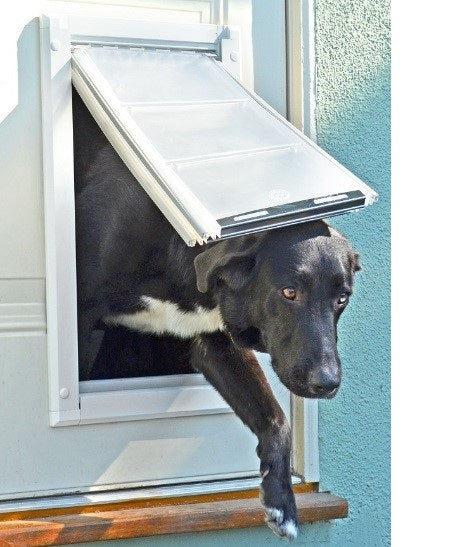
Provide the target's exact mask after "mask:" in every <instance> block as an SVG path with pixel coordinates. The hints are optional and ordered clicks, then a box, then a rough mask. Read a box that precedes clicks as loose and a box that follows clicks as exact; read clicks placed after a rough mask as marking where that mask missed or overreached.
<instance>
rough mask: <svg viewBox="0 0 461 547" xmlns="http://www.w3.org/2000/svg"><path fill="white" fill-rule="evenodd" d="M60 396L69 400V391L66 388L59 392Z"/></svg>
mask: <svg viewBox="0 0 461 547" xmlns="http://www.w3.org/2000/svg"><path fill="white" fill-rule="evenodd" d="M59 396H60V397H61V399H67V397H69V390H68V389H67V388H66V387H63V388H62V389H61V390H60V391H59Z"/></svg>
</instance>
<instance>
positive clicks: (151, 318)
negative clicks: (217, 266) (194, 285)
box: [104, 296, 224, 338]
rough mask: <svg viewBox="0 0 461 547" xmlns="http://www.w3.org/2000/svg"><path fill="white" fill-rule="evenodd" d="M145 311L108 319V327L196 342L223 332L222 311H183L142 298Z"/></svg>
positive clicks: (173, 305)
mask: <svg viewBox="0 0 461 547" xmlns="http://www.w3.org/2000/svg"><path fill="white" fill-rule="evenodd" d="M141 303H142V305H143V307H144V308H145V309H143V310H140V311H137V312H135V313H130V314H119V315H109V316H107V317H105V318H104V321H105V322H106V323H107V324H108V325H121V326H123V327H127V328H129V329H132V330H136V331H139V332H150V333H152V334H171V335H173V336H177V337H178V338H194V337H195V336H197V335H199V334H202V333H206V332H216V331H218V330H223V329H224V324H223V320H222V317H221V313H220V311H219V308H218V307H216V308H213V309H212V310H207V309H205V308H202V307H201V306H197V307H196V308H195V310H194V311H184V310H181V309H180V308H179V306H178V305H177V304H175V303H174V302H169V301H168V300H158V299H157V298H151V297H150V296H141Z"/></svg>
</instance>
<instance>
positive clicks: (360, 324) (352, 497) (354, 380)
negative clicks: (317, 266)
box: [101, 0, 390, 547]
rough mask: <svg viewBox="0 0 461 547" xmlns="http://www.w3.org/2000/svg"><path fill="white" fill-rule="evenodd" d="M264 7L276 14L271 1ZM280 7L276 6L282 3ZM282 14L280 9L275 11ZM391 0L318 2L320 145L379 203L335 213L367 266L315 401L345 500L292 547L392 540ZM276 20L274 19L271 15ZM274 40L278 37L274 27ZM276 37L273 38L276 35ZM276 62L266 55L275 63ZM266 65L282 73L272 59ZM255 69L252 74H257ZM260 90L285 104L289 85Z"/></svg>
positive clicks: (332, 486)
mask: <svg viewBox="0 0 461 547" xmlns="http://www.w3.org/2000/svg"><path fill="white" fill-rule="evenodd" d="M269 3H270V4H271V6H272V8H274V10H275V12H276V13H274V11H271V10H268V9H267V8H268V7H269V6H268V4H269ZM253 4H254V9H255V15H256V16H257V17H259V18H260V20H261V21H262V20H265V19H267V17H268V15H269V13H270V14H271V20H273V21H275V17H276V15H277V17H278V16H279V15H281V16H283V9H282V5H283V3H282V2H281V1H276V2H273V0H269V2H267V0H265V1H262V0H254V2H253ZM277 10H278V11H277ZM279 12H281V13H279ZM389 12H390V2H389V0H317V2H316V21H315V27H316V63H317V82H316V89H317V134H318V142H319V144H320V145H321V146H322V147H323V148H325V149H326V150H327V151H328V152H329V153H331V154H332V155H333V156H334V157H335V158H336V159H338V160H339V161H340V162H342V163H343V164H344V165H346V166H347V167H348V168H349V169H351V170H352V171H353V172H354V173H355V174H356V175H358V176H359V177H361V178H362V179H363V180H364V181H366V182H367V183H368V184H369V185H370V186H372V187H373V188H374V189H375V190H377V191H378V192H379V195H380V199H379V202H378V203H377V204H375V205H373V206H372V207H370V208H368V209H366V210H364V211H362V212H359V213H357V214H351V215H346V216H344V217H341V218H337V219H334V221H332V224H334V225H335V226H336V227H338V228H339V229H340V230H341V231H342V232H343V233H344V234H346V235H347V236H348V237H349V238H350V239H351V241H352V242H353V244H354V246H355V248H356V249H357V250H358V251H359V252H360V254H361V257H362V263H363V267H364V269H363V271H362V272H361V273H360V274H359V275H358V278H357V283H356V294H355V296H354V298H353V300H352V302H351V305H350V307H349V309H348V310H347V312H346V313H345V314H344V316H343V318H342V319H341V323H340V333H339V339H340V353H341V356H342V361H343V367H344V376H343V383H342V387H341V390H340V392H339V394H338V395H337V397H336V398H335V399H333V400H332V401H325V402H321V403H320V473H321V488H322V489H323V490H331V491H332V492H333V493H335V494H338V495H341V496H344V497H346V498H347V499H348V501H349V507H350V515H349V518H348V519H345V520H339V521H334V522H331V523H315V524H311V525H304V526H303V527H302V528H301V531H300V535H299V537H298V540H297V541H296V543H295V544H297V545H309V546H314V545H330V546H337V547H344V546H357V547H374V546H387V545H389V544H390V525H389V503H390V502H389V497H390V495H389V484H390V462H389V449H390V438H389V437H390V416H389V414H390V411H389V406H390V396H389V385H390V378H389V377H390V351H389V347H390V264H389V261H390V252H389V246H390V233H389V232H390V128H389V126H390V51H389V33H390V31H389V16H390V13H389ZM274 24H275V23H274ZM275 30H277V32H274V33H273V39H274V38H275V39H283V36H282V35H281V32H280V30H281V29H280V28H279V26H276V29H275ZM266 39H267V35H266V37H264V36H263V35H262V34H261V32H260V30H258V31H257V32H255V33H254V40H255V71H256V74H255V87H256V91H259V92H260V93H262V94H263V96H264V93H263V91H264V90H263V89H262V90H260V89H258V87H259V86H262V87H266V86H267V79H268V78H269V79H270V71H269V72H264V71H262V72H261V67H262V66H264V65H263V64H264V62H266V64H267V63H269V65H270V62H269V59H270V56H269V57H268V55H267V52H266V53H264V52H265V50H264V40H266ZM271 43H273V42H271ZM273 61H274V59H273V57H272V62H273ZM272 70H276V71H277V70H278V71H281V72H283V67H282V66H281V64H280V59H279V62H277V63H276V66H275V67H274V68H273V69H272ZM258 71H259V72H258ZM272 93H273V96H270V94H269V96H268V97H267V100H269V101H270V102H272V103H273V104H274V106H275V107H278V108H279V110H283V103H284V90H282V89H281V88H278V89H274V88H272ZM151 545H155V546H158V547H166V546H171V547H173V546H174V547H179V546H203V547H207V546H209V547H212V546H213V547H214V546H215V545H223V546H224V545H225V546H234V545H235V546H239V547H244V546H248V547H249V546H252V547H255V546H259V545H281V542H280V540H279V539H278V538H276V537H275V536H274V535H273V534H272V532H270V531H269V530H268V529H266V528H255V529H245V530H232V531H225V532H219V533H202V534H183V535H177V536H169V537H167V536H164V537H158V538H155V539H154V538H141V539H136V540H130V541H116V542H102V543H101V547H103V546H105V547H109V546H113V547H128V546H129V547H147V546H151Z"/></svg>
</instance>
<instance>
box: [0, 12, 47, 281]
mask: <svg viewBox="0 0 461 547" xmlns="http://www.w3.org/2000/svg"><path fill="white" fill-rule="evenodd" d="M38 47H39V33H38V20H37V19H32V20H31V21H30V22H29V23H28V24H27V25H26V26H25V27H24V30H23V31H22V33H21V35H20V37H19V40H18V75H19V100H18V105H17V106H16V107H15V108H14V109H13V110H12V111H11V112H10V113H9V114H8V115H7V116H6V118H5V119H4V120H3V121H2V122H1V123H0V177H1V181H2V199H1V200H0V218H1V219H2V222H0V256H1V257H2V260H0V278H6V279H12V278H40V277H44V274H45V272H44V265H43V256H44V237H43V226H42V225H43V219H42V218H41V217H40V211H41V210H42V207H37V203H38V204H41V203H43V192H42V176H41V171H42V167H41V165H42V159H41V154H42V151H41V106H40V77H39V74H40V71H39V59H38V54H37V52H38ZM18 187H19V188H21V191H20V192H18ZM13 236H14V237H13Z"/></svg>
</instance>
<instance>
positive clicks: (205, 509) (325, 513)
mask: <svg viewBox="0 0 461 547" xmlns="http://www.w3.org/2000/svg"><path fill="white" fill-rule="evenodd" d="M294 491H295V495H296V503H297V506H298V514H299V521H300V523H304V522H313V521H318V520H331V519H336V518H344V517H347V513H348V504H347V501H346V500H345V499H343V498H339V497H337V496H334V495H333V494H330V493H327V492H314V491H313V485H312V484H306V485H303V484H299V485H296V486H294ZM262 525H264V512H263V510H262V507H261V503H260V501H259V491H258V490H256V489H255V490H246V491H241V492H223V493H219V494H205V495H197V496H184V497H180V498H163V499H150V500H137V501H135V502H122V503H114V504H110V505H100V506H96V507H95V506H90V507H78V508H75V509H73V508H66V509H55V510H48V511H27V512H24V513H7V514H4V515H2V516H1V520H0V547H7V546H8V547H38V546H47V545H69V544H72V543H80V542H91V541H102V540H108V539H122V538H134V537H144V536H155V535H160V534H179V533H182V532H203V531H212V530H225V529H226V530H227V529H232V528H246V527H249V526H262Z"/></svg>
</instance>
